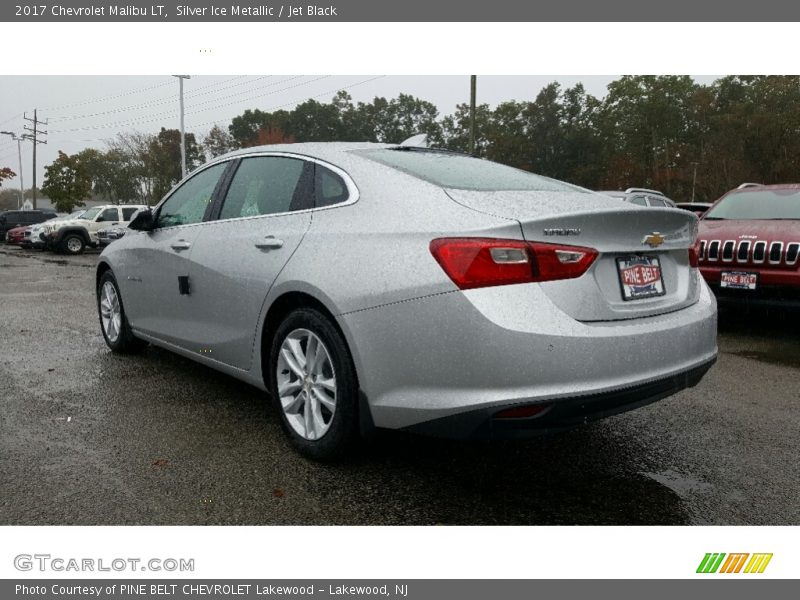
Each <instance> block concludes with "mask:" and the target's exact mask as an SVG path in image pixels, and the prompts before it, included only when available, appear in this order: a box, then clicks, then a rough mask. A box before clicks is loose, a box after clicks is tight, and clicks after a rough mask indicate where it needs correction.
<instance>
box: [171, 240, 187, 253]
mask: <svg viewBox="0 0 800 600" xmlns="http://www.w3.org/2000/svg"><path fill="white" fill-rule="evenodd" d="M169 247H170V248H172V249H173V250H175V252H181V251H182V250H188V249H189V248H191V247H192V245H191V244H190V243H189V242H187V241H186V240H178V241H177V242H175V243H174V244H170V245H169Z"/></svg>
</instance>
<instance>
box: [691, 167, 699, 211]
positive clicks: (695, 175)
mask: <svg viewBox="0 0 800 600" xmlns="http://www.w3.org/2000/svg"><path fill="white" fill-rule="evenodd" d="M698 164H700V163H697V162H693V163H692V165H694V175H693V176H692V202H694V186H695V184H696V183H697V165H698Z"/></svg>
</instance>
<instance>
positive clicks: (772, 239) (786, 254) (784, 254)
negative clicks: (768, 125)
mask: <svg viewBox="0 0 800 600" xmlns="http://www.w3.org/2000/svg"><path fill="white" fill-rule="evenodd" d="M798 254H800V184H785V185H753V184H747V185H743V186H740V187H739V188H737V189H735V190H731V191H730V192H728V193H727V194H725V195H724V196H722V197H721V198H720V199H719V200H717V201H716V202H715V203H714V205H713V206H712V207H711V208H710V209H709V210H708V212H706V213H705V215H703V218H702V219H701V220H700V231H699V249H698V258H699V263H700V272H701V273H702V274H703V277H705V280H706V282H708V284H709V286H711V288H712V289H713V290H714V293H715V294H716V296H717V299H718V300H720V301H723V302H724V301H740V302H745V303H748V304H760V305H770V304H772V305H782V306H787V305H793V306H798V307H800V270H798V267H800V265H799V264H798Z"/></svg>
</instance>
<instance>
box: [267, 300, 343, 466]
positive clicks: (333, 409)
mask: <svg viewBox="0 0 800 600" xmlns="http://www.w3.org/2000/svg"><path fill="white" fill-rule="evenodd" d="M270 358H271V360H270V365H271V366H272V373H273V377H272V382H271V384H272V385H271V393H272V397H273V401H274V404H275V406H276V408H277V409H278V411H279V412H280V415H281V422H282V423H283V426H284V429H285V430H286V432H287V433H288V434H289V437H290V438H291V439H292V442H293V443H294V445H295V447H296V448H297V449H298V450H299V451H300V452H301V453H302V454H304V455H305V456H308V457H309V458H313V459H316V460H329V459H332V458H336V457H338V456H340V455H341V454H343V453H344V452H345V451H346V450H347V449H349V447H350V446H351V445H352V443H353V442H354V441H355V439H356V437H357V424H358V421H357V398H358V386H357V384H356V378H355V369H354V368H353V364H352V360H351V358H350V353H349V352H348V350H347V346H346V344H345V341H344V339H343V338H342V335H341V334H340V333H339V331H338V330H337V329H336V327H334V326H333V325H332V324H331V323H330V321H329V320H328V319H327V318H326V317H325V316H324V315H323V314H322V313H320V312H318V311H316V310H313V309H300V310H297V311H294V312H292V313H291V314H289V315H288V316H287V317H286V319H285V320H284V321H283V323H281V325H280V326H279V327H278V331H277V332H276V335H275V338H274V339H273V342H272V349H271V352H270Z"/></svg>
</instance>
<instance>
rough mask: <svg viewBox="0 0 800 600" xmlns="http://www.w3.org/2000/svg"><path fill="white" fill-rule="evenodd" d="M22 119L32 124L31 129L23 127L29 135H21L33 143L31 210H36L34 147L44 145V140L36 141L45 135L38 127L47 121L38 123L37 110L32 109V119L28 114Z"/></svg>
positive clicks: (45, 132)
mask: <svg viewBox="0 0 800 600" xmlns="http://www.w3.org/2000/svg"><path fill="white" fill-rule="evenodd" d="M23 117H24V119H25V120H26V121H28V122H30V123H33V127H28V126H27V125H25V131H30V132H31V133H26V134H23V136H22V137H24V138H26V139H29V140H31V141H32V142H33V210H36V146H37V145H38V144H46V143H47V141H46V140H40V139H38V136H40V135H47V131H40V130H39V125H47V121H40V120H39V118H38V116H37V110H36V109H35V108H34V109H33V118H32V119H31V118H29V117H28V113H25V114H24V115H23Z"/></svg>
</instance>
